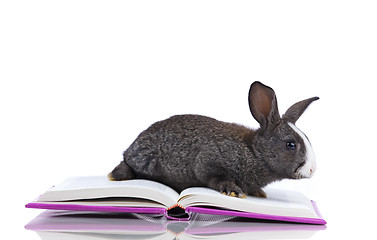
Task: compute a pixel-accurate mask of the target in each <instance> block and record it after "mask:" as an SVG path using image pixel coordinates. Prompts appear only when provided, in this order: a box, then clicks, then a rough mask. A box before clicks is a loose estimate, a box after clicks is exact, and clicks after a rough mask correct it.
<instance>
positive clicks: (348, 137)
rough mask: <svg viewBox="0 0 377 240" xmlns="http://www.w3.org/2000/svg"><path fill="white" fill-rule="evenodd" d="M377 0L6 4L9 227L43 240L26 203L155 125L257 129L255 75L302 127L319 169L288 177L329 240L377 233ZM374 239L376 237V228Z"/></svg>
mask: <svg viewBox="0 0 377 240" xmlns="http://www.w3.org/2000/svg"><path fill="white" fill-rule="evenodd" d="M376 12H377V6H376V3H375V2H374V1H328V0H327V1H255V2H254V1H203V0H201V1H1V3H0V161H1V175H0V177H1V179H0V185H1V195H2V197H1V200H0V201H1V206H2V214H1V216H2V219H3V220H5V222H4V223H2V231H1V232H2V234H4V236H5V235H7V234H8V233H11V234H14V237H15V239H16V238H17V239H20V238H21V237H24V238H25V239H26V238H28V239H39V238H38V236H37V235H36V234H35V233H33V232H30V231H26V230H24V229H23V226H24V225H25V224H26V223H28V222H29V221H30V220H31V219H32V218H33V217H35V216H36V215H37V214H38V213H40V211H38V210H33V209H25V208H24V205H25V204H26V203H27V202H29V201H31V200H33V199H34V198H35V197H37V196H38V194H40V193H42V192H43V191H45V190H46V189H48V188H49V187H50V186H52V185H53V184H56V183H58V182H60V181H62V180H63V179H65V178H66V177H68V176H72V175H103V174H107V173H108V172H109V171H111V170H112V168H113V167H114V166H115V165H116V164H117V163H118V162H119V161H121V160H122V152H123V151H124V150H125V149H126V148H127V146H128V145H129V144H130V143H131V142H132V141H133V140H134V139H135V137H136V136H137V135H138V133H139V132H141V131H142V130H144V129H145V128H147V127H148V126H149V125H150V124H151V123H153V122H155V121H157V120H161V119H165V118H167V117H169V116H171V115H174V114H181V113H197V114H203V115H208V116H211V117H215V118H217V119H219V120H223V121H229V122H237V123H241V124H244V125H247V126H250V127H254V128H255V127H258V125H257V123H256V121H255V120H254V119H253V118H252V116H251V114H250V112H249V108H248V105H247V93H248V89H249V86H250V84H251V83H252V82H253V81H261V82H263V83H265V84H267V85H269V86H271V87H273V88H274V89H275V91H276V94H277V96H278V102H279V108H280V113H281V114H282V113H284V111H285V110H286V109H287V108H288V107H289V106H290V105H291V104H293V103H294V102H296V101H299V100H302V99H305V98H308V97H312V96H319V97H320V98H321V99H320V100H319V101H317V102H314V103H313V104H312V105H311V106H310V108H309V109H308V111H307V112H305V113H304V115H303V116H302V118H301V119H300V120H299V121H298V122H297V126H298V127H299V128H300V129H301V130H303V131H304V132H305V133H306V135H307V136H308V137H309V139H310V140H311V142H312V145H313V147H314V150H315V152H316V155H317V162H318V171H317V172H316V175H315V176H314V177H313V178H312V179H310V180H300V181H283V182H280V183H278V184H276V187H281V188H289V189H295V190H297V191H302V192H304V193H305V194H306V195H307V196H309V197H311V198H312V199H314V200H316V201H317V203H318V205H319V208H320V210H321V212H322V214H323V215H324V217H325V219H326V220H327V221H328V224H327V229H326V230H324V231H320V232H318V233H317V234H315V235H314V237H313V238H317V239H330V238H334V237H346V236H347V237H348V236H349V237H359V236H361V234H362V235H363V236H368V235H370V234H372V233H373V227H374V226H375V225H374V223H373V218H372V217H373V216H375V215H376V213H377V211H376V206H375V196H376V195H374V194H375V190H374V189H375V182H376V179H375V173H376V168H375V167H376V164H375V162H376V160H377V159H376V154H375V152H376V150H375V149H376V123H375V116H376V114H375V112H376V110H375V109H376V108H375V103H376V100H375V94H376V92H375V90H376V85H375V83H374V82H375V81H376V80H377V70H376V67H377V44H376V43H377V28H376V27H377V15H376ZM364 234H365V235H364Z"/></svg>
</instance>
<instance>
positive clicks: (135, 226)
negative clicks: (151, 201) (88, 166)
mask: <svg viewBox="0 0 377 240" xmlns="http://www.w3.org/2000/svg"><path fill="white" fill-rule="evenodd" d="M25 228H26V229H28V230H32V231H35V232H37V234H38V235H39V236H40V238H41V239H42V240H62V239H73V240H92V239H93V240H94V239H230V238H234V239H305V238H309V237H311V236H312V235H313V234H315V232H317V231H319V230H324V229H325V228H326V227H325V226H323V225H307V224H293V223H279V222H272V221H260V220H253V219H244V218H235V217H231V216H214V215H205V214H193V215H192V216H191V220H190V221H171V220H166V219H165V218H164V217H160V216H153V215H150V214H148V215H147V214H131V213H121V214H119V213H91V212H71V211H50V210H47V211H45V212H43V213H42V214H41V215H39V216H37V217H36V218H35V219H33V220H32V221H31V222H30V223H28V224H27V225H26V226H25Z"/></svg>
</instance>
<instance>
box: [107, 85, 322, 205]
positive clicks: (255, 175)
mask: <svg viewBox="0 0 377 240" xmlns="http://www.w3.org/2000/svg"><path fill="white" fill-rule="evenodd" d="M318 99H319V98H318V97H312V98H309V99H306V100H303V101H300V102H297V103H295V104H294V105H292V106H291V107H290V108H289V109H288V110H287V111H286V113H285V114H284V115H283V116H282V117H280V115H279V111H278V105H277V100H276V95H275V92H274V90H273V89H272V88H270V87H268V86H266V85H264V84H262V83H261V82H254V83H252V84H251V86H250V90H249V107H250V111H251V114H252V116H253V117H254V118H255V119H256V121H257V122H258V123H259V124H260V128H259V129H256V130H253V129H250V128H247V127H245V126H242V125H238V124H235V123H226V122H221V121H218V120H216V119H213V118H210V117H206V116H201V115H176V116H172V117H170V118H168V119H166V120H163V121H159V122H156V123H154V124H153V125H151V126H150V127H149V128H148V129H146V130H145V131H143V132H142V133H141V134H140V135H139V136H138V137H137V138H136V140H135V141H134V142H133V143H132V144H131V145H130V146H129V148H128V149H127V150H126V151H125V152H124V154H123V157H124V159H123V161H121V163H120V164H119V165H118V166H116V167H115V168H114V170H113V171H112V172H111V173H109V174H108V178H109V179H110V180H113V181H120V180H128V179H134V178H138V179H149V180H153V181H157V182H161V183H163V184H165V185H168V186H170V187H171V188H173V189H174V190H176V191H177V192H181V191H182V190H184V189H185V188H188V187H194V186H195V187H208V188H211V189H214V190H216V191H219V192H220V193H223V194H226V195H229V196H234V197H240V198H245V197H246V195H251V196H256V197H263V198H265V197H266V193H265V192H264V191H263V190H262V188H263V187H265V186H266V185H268V184H269V183H271V182H274V181H278V180H282V179H301V178H310V177H312V176H313V174H314V172H315V170H316V162H315V155H314V152H313V149H312V146H311V143H310V142H309V140H308V138H307V137H306V135H305V134H304V133H303V132H301V131H300V130H299V129H298V128H297V127H296V126H295V123H296V121H297V120H298V118H299V117H300V116H301V115H302V113H303V112H304V111H305V109H306V108H307V107H308V106H309V105H310V104H311V103H312V102H313V101H316V100H318Z"/></svg>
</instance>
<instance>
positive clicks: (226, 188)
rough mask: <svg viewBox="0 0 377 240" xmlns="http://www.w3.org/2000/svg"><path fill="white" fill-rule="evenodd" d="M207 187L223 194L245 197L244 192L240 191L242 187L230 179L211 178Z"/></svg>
mask: <svg viewBox="0 0 377 240" xmlns="http://www.w3.org/2000/svg"><path fill="white" fill-rule="evenodd" d="M209 187H211V188H213V189H216V190H218V191H219V192H220V193H222V194H224V195H228V196H231V197H239V198H246V194H245V193H244V192H243V191H242V189H241V188H240V187H239V186H237V185H236V184H235V183H234V182H233V181H230V180H223V181H221V180H219V179H211V180H210V186H209Z"/></svg>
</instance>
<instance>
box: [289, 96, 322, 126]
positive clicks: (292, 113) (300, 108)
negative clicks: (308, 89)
mask: <svg viewBox="0 0 377 240" xmlns="http://www.w3.org/2000/svg"><path fill="white" fill-rule="evenodd" d="M318 99H319V97H312V98H308V99H305V100H302V101H300V102H297V103H295V104H293V105H292V106H291V107H290V108H288V110H287V111H286V112H285V114H284V115H283V119H285V120H287V121H288V122H291V123H293V124H295V123H296V121H297V119H299V117H300V116H301V115H302V114H303V113H304V111H305V109H306V108H307V107H308V106H309V105H310V104H311V103H312V102H314V101H316V100H318Z"/></svg>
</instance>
